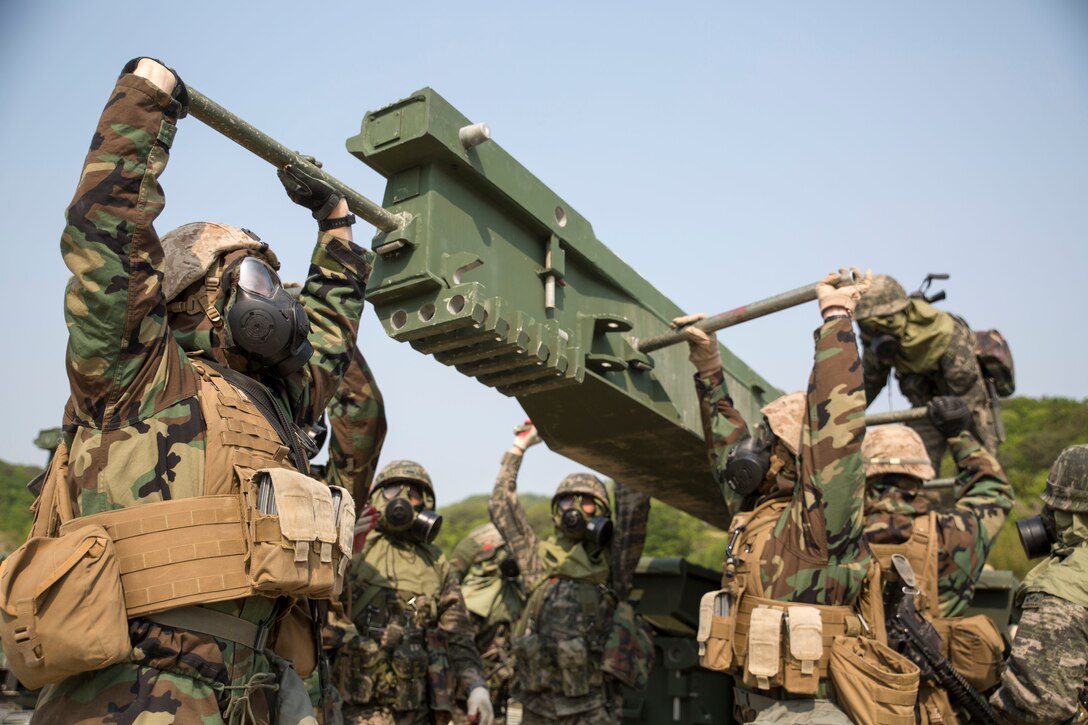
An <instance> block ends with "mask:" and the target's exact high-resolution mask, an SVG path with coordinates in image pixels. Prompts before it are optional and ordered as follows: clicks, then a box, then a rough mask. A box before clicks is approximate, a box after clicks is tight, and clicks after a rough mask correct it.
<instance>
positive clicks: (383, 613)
mask: <svg viewBox="0 0 1088 725" xmlns="http://www.w3.org/2000/svg"><path fill="white" fill-rule="evenodd" d="M370 503H371V505H373V506H375V507H376V508H377V509H378V510H379V512H380V514H381V518H380V519H379V522H378V528H377V530H376V531H374V532H372V533H371V534H370V535H369V536H368V537H367V540H366V544H365V545H364V547H363V550H362V552H361V553H359V554H357V555H356V556H355V558H354V559H353V560H352V564H351V572H350V581H349V583H348V585H347V586H345V590H344V607H345V611H347V612H348V613H349V614H350V616H351V620H352V622H353V623H354V624H355V628H356V631H357V633H358V635H357V637H356V638H355V639H354V640H353V641H351V642H348V643H346V644H345V645H344V647H343V649H342V651H341V653H340V656H339V657H338V659H337V670H338V672H337V674H338V679H339V680H340V681H341V682H342V683H343V690H344V691H343V693H342V694H343V697H344V721H345V723H347V724H348V725H364V724H365V725H427V724H430V723H438V724H442V723H447V722H449V721H450V719H451V717H452V714H453V710H454V701H455V700H462V701H463V700H465V699H467V705H466V710H467V712H468V713H469V715H471V716H478V717H479V720H478V721H477V722H479V723H480V724H481V725H491V723H492V722H493V719H494V712H493V709H492V706H491V701H490V699H489V695H488V689H487V684H486V681H485V680H484V675H483V666H482V665H481V663H480V655H479V654H478V652H477V651H476V645H475V644H474V642H473V636H474V634H475V630H474V629H473V626H472V620H471V618H470V617H469V614H468V611H467V610H466V609H465V602H464V600H463V599H462V598H461V589H460V587H459V586H458V583H457V577H456V576H454V574H453V572H452V571H451V569H450V565H449V562H447V561H446V558H445V556H443V555H442V551H441V550H440V549H439V548H438V547H437V546H434V545H433V544H432V543H430V539H431V538H433V536H431V534H433V533H437V525H436V526H434V528H433V529H430V530H427V529H426V528H425V524H426V522H427V521H428V517H427V514H428V513H429V514H433V511H434V504H435V498H434V487H433V486H432V484H431V477H430V476H429V475H428V474H427V472H426V471H425V470H424V469H423V467H422V466H420V465H419V464H418V463H414V462H412V461H394V462H392V463H390V464H389V465H387V466H386V467H385V468H383V469H382V470H381V472H380V473H378V475H377V477H376V478H375V479H374V486H373V488H372V490H371V492H370ZM421 515H422V516H421Z"/></svg>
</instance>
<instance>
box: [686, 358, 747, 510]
mask: <svg viewBox="0 0 1088 725" xmlns="http://www.w3.org/2000/svg"><path fill="white" fill-rule="evenodd" d="M695 394H696V395H697V396H698V397H699V414H700V417H701V418H702V421H703V439H704V440H705V441H706V454H707V457H708V458H709V459H710V470H711V471H713V472H714V478H715V479H716V480H717V481H718V485H719V486H721V487H722V490H723V491H724V490H725V488H724V487H725V485H726V484H725V462H726V458H727V457H728V456H729V450H730V449H731V448H732V447H733V445H734V444H736V443H737V441H739V440H740V439H742V438H744V437H745V436H746V435H748V425H747V424H746V423H745V422H744V418H742V417H741V416H740V412H739V411H738V410H737V409H736V408H734V407H733V399H732V398H731V397H729V388H728V387H727V386H726V384H725V373H723V372H721V371H718V372H717V373H716V374H714V375H711V376H710V377H706V378H704V377H701V376H700V375H699V374H698V373H696V375H695Z"/></svg>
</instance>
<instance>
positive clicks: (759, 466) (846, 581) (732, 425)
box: [673, 270, 871, 725]
mask: <svg viewBox="0 0 1088 725" xmlns="http://www.w3.org/2000/svg"><path fill="white" fill-rule="evenodd" d="M855 271H856V270H855ZM838 278H839V275H838V274H831V275H828V276H827V277H826V278H825V279H824V280H823V282H822V283H821V284H820V285H819V286H818V287H817V293H818V299H819V305H820V312H821V315H822V318H823V324H822V325H821V326H820V327H819V328H818V329H817V330H816V332H815V342H816V352H815V363H814V365H813V368H812V374H811V377H810V378H809V385H808V390H807V392H804V393H801V392H797V393H791V394H789V395H785V396H782V397H780V398H778V399H777V400H775V401H773V402H772V403H770V404H769V405H767V406H766V407H764V408H763V411H762V412H763V414H764V421H763V424H762V425H761V426H760V428H759V431H758V432H757V434H756V435H755V436H753V437H749V434H748V427H747V425H746V423H745V421H744V420H743V419H742V418H741V416H740V414H739V413H738V412H737V410H736V409H735V408H734V407H733V401H732V399H731V398H730V395H729V390H728V388H727V387H726V381H725V375H724V373H723V370H722V364H721V357H720V352H719V348H718V342H717V340H716V338H715V336H714V334H713V333H707V332H704V331H703V330H700V329H698V328H696V327H690V326H688V325H690V323H692V322H695V321H697V320H699V319H701V318H702V317H703V315H701V314H698V315H690V316H687V317H682V318H678V319H676V320H674V321H673V325H674V326H675V327H680V328H683V330H684V332H685V334H686V336H687V338H688V343H689V349H690V358H691V361H692V363H693V364H694V366H695V368H696V374H695V389H696V392H697V394H698V398H699V402H700V409H701V411H702V421H703V431H704V435H705V438H706V445H707V453H708V456H709V459H710V464H711V471H712V472H713V474H714V476H715V477H716V478H717V480H718V482H719V484H720V485H721V486H722V491H723V495H724V496H725V498H726V500H727V503H729V504H730V510H731V511H734V512H739V513H736V515H735V516H734V519H733V521H732V522H731V524H730V537H731V539H733V538H734V537H736V538H735V539H734V544H731V545H730V549H731V552H732V555H731V558H730V559H729V560H727V562H726V564H725V565H724V566H723V569H724V576H723V589H726V590H729V591H732V592H733V594H731V595H730V597H731V600H732V601H731V604H730V609H731V610H733V609H737V608H739V610H740V611H741V612H742V613H743V612H744V611H746V606H750V605H746V604H745V598H748V599H749V601H752V597H753V596H754V597H757V598H758V601H759V602H760V603H761V604H762V603H764V602H766V603H767V604H768V605H773V604H774V602H775V601H777V602H790V603H797V604H810V605H821V606H824V607H836V606H837V607H840V608H844V607H850V608H854V607H856V606H857V601H858V600H859V595H860V594H861V592H862V588H863V584H864V583H865V582H866V580H867V574H868V572H869V568H870V560H871V559H870V554H869V550H868V547H867V546H865V543H864V539H863V536H862V529H863V521H862V500H863V494H864V488H865V477H864V475H863V472H862V467H861V445H862V441H863V439H864V436H865V423H864V420H863V417H864V410H865V398H864V388H863V383H862V377H861V366H860V365H859V360H858V350H857V345H856V342H855V339H854V331H853V327H852V325H851V322H850V313H851V312H852V311H853V309H854V305H855V304H856V302H857V300H858V298H859V297H861V298H862V299H864V297H862V295H863V294H864V293H865V291H866V289H867V288H868V284H869V279H870V278H871V276H866V277H864V278H861V280H860V281H859V282H857V283H856V284H854V285H851V286H846V287H839V288H835V287H833V286H832V285H834V284H835V283H836V280H837V279H838ZM744 451H750V452H751V453H752V456H751V457H749V456H748V455H747V454H746V453H745V452H744ZM749 460H750V461H752V462H753V463H754V464H755V465H753V466H752V468H751V469H748V468H745V467H744V466H745V465H746V461H749ZM738 466H741V468H738ZM738 470H740V471H742V473H737V471H738ZM760 530H762V531H764V532H766V533H764V534H763V535H762V536H763V538H758V537H756V535H755V534H754V533H753V532H755V531H760ZM759 546H762V547H763V548H762V554H761V555H759V556H758V557H757V556H756V555H755V554H752V555H750V556H746V555H745V552H754V551H758V547H759ZM733 557H735V558H733ZM731 585H732V589H730V586H731ZM738 616H740V615H738ZM846 619H847V620H848V621H850V622H851V626H852V627H853V628H855V629H856V630H857V631H851V629H847V630H846V632H845V633H848V634H858V633H860V631H861V630H862V629H863V626H864V625H863V624H862V623H861V620H860V619H858V618H857V617H856V615H854V616H853V617H850V616H848V617H846ZM744 631H745V632H746V631H747V628H744ZM737 632H738V634H737V635H735V636H736V637H737V638H738V639H739V638H741V637H742V636H744V634H743V633H742V627H741V624H740V623H739V621H738V624H737ZM829 634H831V632H830V631H828V630H827V625H826V624H825V625H824V636H825V638H826V637H827V636H828V635H829ZM730 646H734V649H739V648H738V647H736V646H735V645H730ZM744 646H745V647H747V646H748V645H747V644H745V645H744ZM824 656H826V653H825V655H824ZM736 666H737V667H738V668H739V669H737V670H734V672H735V681H736V684H737V689H736V711H735V713H734V715H735V717H736V719H737V720H739V721H740V722H782V723H785V722H789V723H794V722H797V723H801V722H804V723H841V724H843V725H847V724H848V723H850V722H851V721H850V719H849V718H848V717H847V716H846V714H845V713H843V712H842V711H841V710H840V709H839V708H838V707H837V706H836V704H835V703H833V702H832V701H831V700H830V699H829V697H830V692H829V688H828V685H827V683H826V680H825V676H821V677H820V682H819V686H818V687H816V686H813V687H812V690H811V692H813V693H814V694H811V695H809V696H807V697H806V696H804V695H799V694H794V693H791V694H787V693H786V692H785V691H784V689H783V687H782V686H781V684H778V685H774V684H773V683H772V682H771V681H770V680H769V679H768V680H766V681H765V684H766V685H767V687H764V686H763V684H764V680H763V679H761V678H760V677H751V678H750V675H749V672H748V670H747V669H746V666H745V663H744V662H737V663H736ZM742 671H743V679H742ZM781 672H782V665H780V666H779V673H781ZM813 684H814V685H815V683H813Z"/></svg>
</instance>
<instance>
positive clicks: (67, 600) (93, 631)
mask: <svg viewBox="0 0 1088 725" xmlns="http://www.w3.org/2000/svg"><path fill="white" fill-rule="evenodd" d="M0 621H2V625H3V626H2V627H0V637H2V638H3V642H4V654H5V655H6V656H7V660H8V667H9V668H10V669H11V671H12V672H14V673H15V676H16V677H18V678H19V680H20V681H21V682H22V683H23V684H24V685H25V686H26V687H28V688H30V689H35V688H38V687H42V686H43V685H48V684H50V683H54V682H60V681H61V680H63V679H65V678H66V677H70V676H71V675H75V674H78V673H80V672H90V671H92V670H99V669H102V668H103V667H108V666H110V665H112V664H115V663H118V662H124V661H126V660H128V659H129V657H130V655H131V652H132V644H131V642H130V641H129V635H128V619H127V617H126V616H125V599H124V594H123V592H122V591H121V570H120V565H119V564H118V562H117V557H116V553H115V551H114V547H113V542H112V541H111V540H110V537H109V535H108V534H107V533H106V530H105V529H103V528H102V527H101V526H83V527H79V528H74V529H73V530H71V531H70V532H68V533H66V534H65V535H63V536H60V537H57V538H47V537H34V538H31V539H29V540H27V542H26V543H25V544H23V545H22V546H20V547H19V548H18V549H16V550H15V552H14V553H13V554H12V555H11V556H10V557H8V558H7V559H6V560H5V561H4V563H3V566H2V567H0Z"/></svg>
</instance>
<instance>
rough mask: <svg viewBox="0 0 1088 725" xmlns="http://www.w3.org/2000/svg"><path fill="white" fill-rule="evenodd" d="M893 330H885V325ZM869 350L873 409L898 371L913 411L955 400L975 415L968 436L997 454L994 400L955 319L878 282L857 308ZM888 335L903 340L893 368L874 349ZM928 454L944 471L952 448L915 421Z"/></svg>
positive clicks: (965, 329)
mask: <svg viewBox="0 0 1088 725" xmlns="http://www.w3.org/2000/svg"><path fill="white" fill-rule="evenodd" d="M885 316H887V317H886V319H887V320H889V321H891V320H892V319H893V317H894V320H895V322H894V324H891V326H890V327H887V328H885V327H882V326H881V324H880V322H881V320H882V319H885ZM855 319H856V320H857V321H858V328H859V329H860V331H861V340H862V343H863V346H864V350H865V351H864V353H863V355H862V368H863V370H864V376H865V399H866V400H867V401H868V403H867V405H871V404H872V403H873V401H874V400H876V397H877V396H878V395H879V394H880V391H881V390H883V389H884V386H885V385H887V384H888V376H889V375H890V374H891V372H892V370H893V369H894V370H895V376H896V379H898V380H899V389H900V390H901V391H902V393H903V395H904V397H906V398H907V400H909V401H910V403H911V405H914V406H920V405H925V404H926V403H927V402H929V400H930V399H932V398H933V397H935V396H938V395H955V396H958V397H960V398H963V400H964V401H965V402H966V403H967V405H968V407H970V409H971V423H970V424H969V426H968V430H969V431H970V432H971V434H972V435H974V436H975V438H976V439H978V440H979V441H980V442H981V443H982V445H983V447H985V448H986V450H988V451H990V453H995V454H996V453H997V446H998V441H997V428H996V424H995V421H994V418H993V411H992V410H991V409H990V394H989V392H988V390H987V389H986V381H985V379H984V378H983V376H982V370H981V369H980V368H979V364H978V358H977V357H976V354H975V335H974V333H973V332H972V331H971V328H970V327H969V326H968V325H967V323H966V322H965V321H964V320H963V319H961V318H959V317H956V316H955V315H951V314H949V313H947V312H943V311H941V310H938V309H936V308H935V307H933V306H932V305H930V304H929V303H928V302H925V301H924V300H920V299H914V298H908V297H907V296H906V294H905V293H904V292H903V288H902V287H901V286H900V285H899V283H898V282H896V281H895V280H894V279H892V278H890V277H886V276H885V275H879V276H877V277H875V278H874V279H873V289H872V290H870V292H869V294H867V295H866V296H865V297H862V298H861V300H860V301H859V302H858V309H857V313H856V315H855ZM882 332H888V333H889V334H893V335H895V336H896V337H898V338H899V339H900V342H901V349H900V351H899V352H898V353H897V354H896V356H895V359H894V360H892V361H891V362H884V361H881V360H878V359H877V356H876V354H875V353H873V351H872V349H871V348H870V342H871V341H872V339H873V337H874V336H875V335H877V334H880V333H882ZM907 425H909V426H910V427H911V428H914V429H915V430H916V431H918V435H920V436H922V441H923V442H924V443H925V445H926V450H927V451H928V452H929V457H930V460H931V461H932V462H933V467H934V468H935V469H937V470H940V462H941V458H942V457H943V456H944V453H945V451H946V450H947V443H946V442H945V439H944V436H942V435H941V434H940V433H939V432H938V431H937V429H936V428H934V427H933V425H932V424H931V423H930V422H929V421H928V420H916V421H910V422H909V423H908V424H907Z"/></svg>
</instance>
